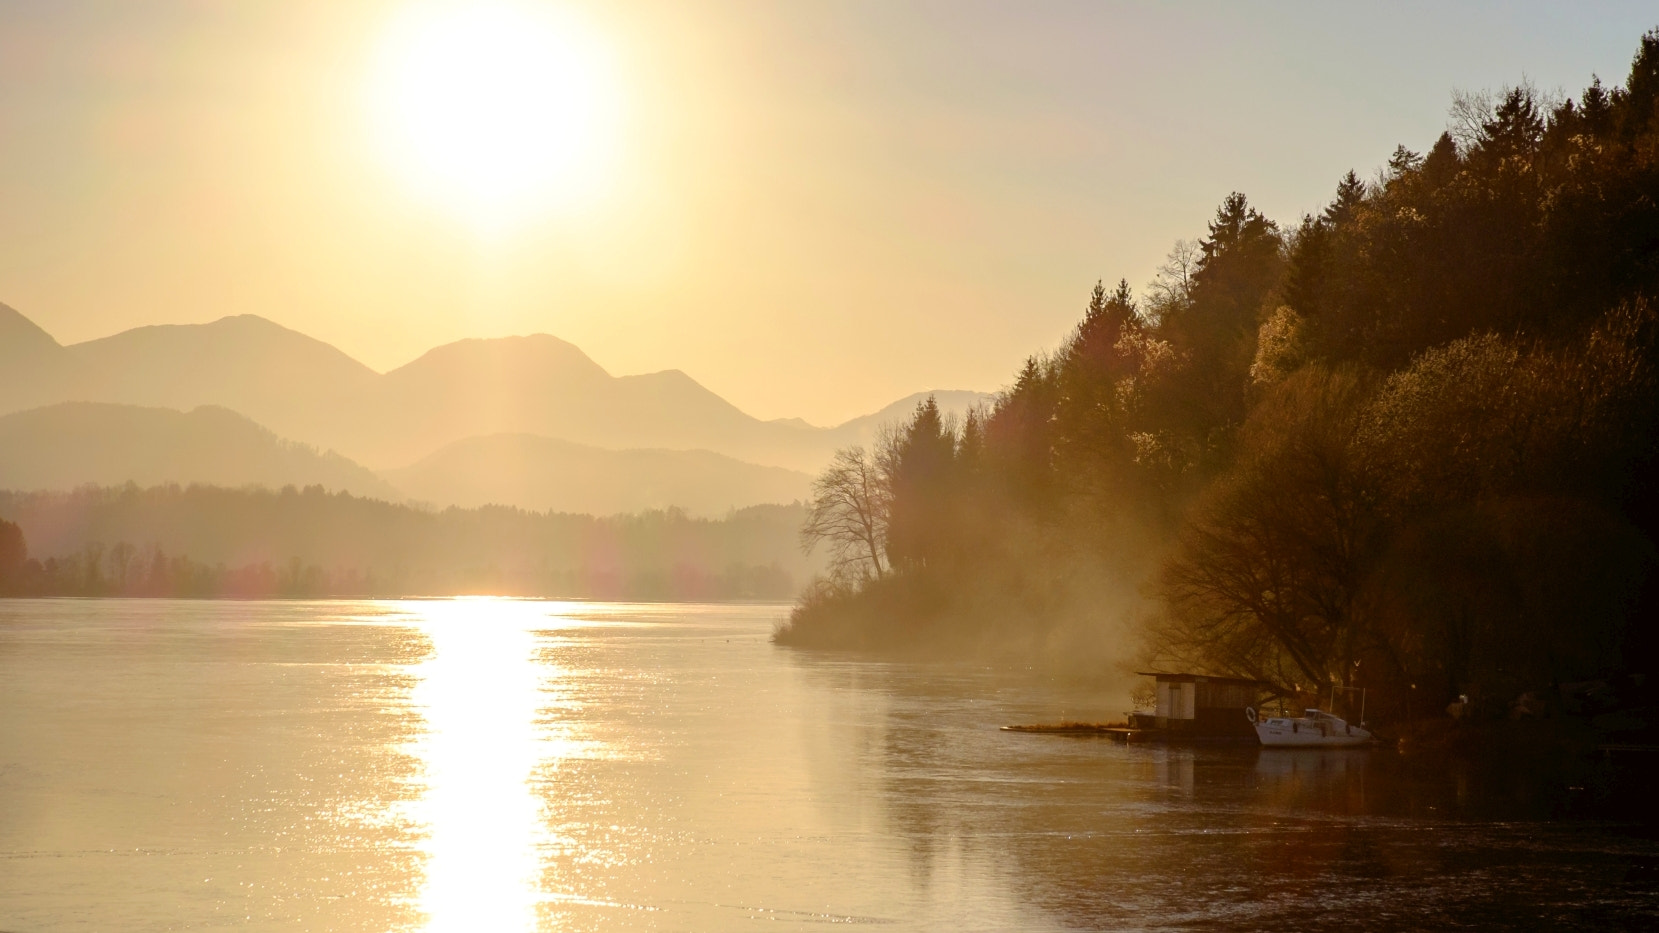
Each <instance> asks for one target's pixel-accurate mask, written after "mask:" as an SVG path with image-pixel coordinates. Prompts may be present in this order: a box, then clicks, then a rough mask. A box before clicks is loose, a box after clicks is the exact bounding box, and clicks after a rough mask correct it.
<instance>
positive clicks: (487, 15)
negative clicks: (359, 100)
mask: <svg viewBox="0 0 1659 933" xmlns="http://www.w3.org/2000/svg"><path fill="white" fill-rule="evenodd" d="M369 107H370V111H371V118H372V120H373V123H374V125H375V129H376V135H377V136H378V137H379V138H378V143H379V146H380V147H381V148H382V149H383V151H384V152H385V154H386V156H387V157H388V159H389V161H390V162H391V164H392V166H393V167H394V168H395V169H396V170H397V172H398V173H399V174H400V175H401V176H402V177H403V179H404V180H405V181H406V182H407V183H408V184H409V185H410V186H411V187H412V188H413V189H414V190H415V191H416V192H418V193H419V194H420V195H421V196H423V197H425V198H427V199H429V200H432V201H435V202H437V203H439V204H441V205H443V206H444V207H446V208H448V209H450V210H452V211H454V212H457V213H459V214H460V215H462V216H463V217H464V218H465V219H466V220H468V221H469V222H471V223H472V224H474V225H475V226H478V227H481V228H485V229H491V230H493V229H499V228H501V227H503V226H507V225H510V224H512V223H514V222H516V221H520V220H523V219H526V218H528V217H531V216H534V215H537V214H543V213H547V212H549V211H554V210H561V209H570V208H573V207H576V206H580V205H581V204H583V203H585V202H589V201H591V200H592V199H593V197H594V196H595V195H596V194H597V193H598V189H599V188H600V187H601V186H602V185H603V183H604V181H605V177H604V176H605V174H606V168H607V166H608V164H609V162H610V155H611V153H610V151H609V150H610V149H611V146H612V145H613V142H614V136H615V124H616V122H617V117H618V101H617V93H616V87H615V83H614V81H613V80H612V76H611V74H610V69H609V68H608V62H607V61H606V57H605V55H604V54H603V50H602V46H601V43H600V41H599V39H598V36H597V35H595V33H594V32H593V31H592V30H591V29H590V28H588V27H587V26H586V25H585V24H583V23H581V22H579V21H576V20H574V19H565V18H560V17H558V16H555V15H554V13H553V12H552V11H551V10H548V9H544V8H538V7H532V6H529V5H525V4H515V3H442V4H432V3H428V4H421V5H417V6H414V7H412V8H410V9H409V10H408V12H407V13H406V15H404V16H402V17H401V18H399V19H398V20H397V21H395V22H394V23H393V24H392V27H391V28H390V29H389V30H388V32H387V35H386V37H385V41H384V42H383V43H382V44H381V46H380V48H379V50H378V54H377V55H376V57H375V61H374V65H373V69H372V73H371V78H370V82H369Z"/></svg>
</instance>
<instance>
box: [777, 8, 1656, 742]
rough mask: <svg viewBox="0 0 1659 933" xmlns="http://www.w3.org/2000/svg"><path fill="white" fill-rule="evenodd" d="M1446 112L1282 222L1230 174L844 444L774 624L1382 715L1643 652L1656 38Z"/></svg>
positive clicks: (1650, 567)
mask: <svg viewBox="0 0 1659 933" xmlns="http://www.w3.org/2000/svg"><path fill="white" fill-rule="evenodd" d="M1451 116H1452V121H1451V126H1450V127H1449V128H1448V130H1447V131H1446V132H1445V133H1444V134H1442V135H1441V136H1440V137H1439V138H1438V139H1436V140H1434V141H1433V143H1432V145H1430V146H1429V147H1428V148H1427V150H1426V151H1423V152H1419V151H1413V150H1410V149H1407V148H1406V147H1405V146H1400V147H1398V148H1396V150H1395V151H1394V152H1393V154H1392V155H1391V156H1390V157H1389V159H1388V161H1387V163H1386V166H1385V167H1384V168H1382V169H1381V170H1379V172H1378V173H1377V175H1376V176H1375V177H1374V178H1371V179H1362V178H1360V177H1359V176H1358V174H1357V173H1355V172H1349V173H1347V174H1346V175H1345V176H1344V177H1342V178H1341V179H1340V180H1339V181H1338V183H1337V185H1336V189H1335V192H1334V194H1333V196H1332V198H1331V201H1330V203H1329V204H1328V205H1327V206H1326V207H1325V208H1323V209H1322V210H1321V211H1319V212H1318V213H1317V214H1310V215H1307V216H1304V217H1302V218H1300V219H1299V220H1298V221H1297V222H1296V223H1294V224H1290V225H1281V224H1280V223H1278V222H1275V221H1274V220H1271V219H1269V218H1267V217H1265V216H1263V215H1262V214H1261V213H1260V212H1259V211H1258V210H1257V209H1256V208H1254V207H1253V206H1251V204H1250V203H1249V201H1248V199H1247V198H1246V197H1245V196H1244V195H1242V194H1238V193H1234V194H1232V195H1230V196H1228V197H1227V198H1226V199H1225V200H1224V201H1223V202H1222V204H1221V205H1220V207H1219V208H1218V210H1217V212H1216V215H1215V218H1214V220H1213V221H1212V222H1211V223H1210V224H1209V226H1208V230H1207V231H1206V233H1205V235H1204V236H1203V237H1201V238H1199V239H1197V240H1194V241H1182V242H1179V243H1177V244H1176V246H1175V248H1174V249H1173V250H1172V251H1171V253H1170V255H1169V258H1168V261H1167V262H1166V263H1165V264H1164V265H1163V266H1162V267H1160V269H1159V272H1158V276H1157V278H1156V279H1155V280H1154V281H1153V282H1152V283H1150V284H1149V285H1148V287H1147V288H1145V289H1143V290H1142V293H1141V294H1140V295H1139V296H1137V295H1136V294H1135V293H1134V292H1133V291H1132V290H1131V289H1130V287H1129V285H1128V283H1127V282H1124V281H1120V282H1119V283H1118V284H1117V285H1116V287H1113V288H1108V287H1107V286H1105V285H1104V283H1102V284H1097V285H1096V286H1095V288H1094V290H1093V293H1092V294H1091V296H1090V298H1089V301H1088V303H1087V305H1086V307H1085V309H1084V313H1083V317H1082V320H1081V321H1080V322H1079V323H1078V324H1077V326H1076V328H1075V329H1074V331H1073V332H1072V333H1071V334H1070V335H1069V336H1068V337H1067V339H1066V340H1065V341H1064V342H1063V343H1062V344H1061V345H1060V346H1059V348H1058V349H1056V350H1054V351H1053V352H1050V353H1045V354H1040V355H1037V356H1034V357H1032V358H1031V359H1029V360H1028V361H1027V362H1026V363H1025V365H1024V367H1023V368H1022V369H1021V371H1020V372H1019V373H1018V374H1017V375H1016V376H1015V378H1014V380H1013V383H1012V384H1011V386H1010V387H1009V388H1007V389H1006V390H1005V391H1004V392H1002V393H1001V395H1000V396H999V397H998V398H997V400H996V401H995V403H994V404H992V405H990V406H988V407H986V408H984V409H982V410H978V411H974V412H971V413H970V414H969V415H968V416H967V417H966V418H965V419H963V420H962V421H961V422H960V423H953V422H951V421H950V420H948V419H944V418H941V416H940V414H939V412H938V409H937V407H936V406H934V405H932V404H931V403H924V404H923V405H921V406H919V408H918V410H917V411H916V412H915V414H914V416H913V417H912V418H911V419H910V421H909V422H908V423H906V424H903V425H900V426H897V427H895V428H893V429H892V430H890V431H889V432H888V433H887V434H886V435H884V437H883V438H882V439H881V440H880V441H879V442H878V443H877V444H876V445H875V449H874V450H863V449H858V448H853V449H849V450H844V451H841V452H840V453H839V454H838V456H837V458H836V460H835V462H834V464H833V465H832V466H831V468H830V469H829V470H827V471H826V472H825V473H824V474H823V475H821V476H820V477H819V478H818V480H817V483H816V485H815V487H814V498H813V501H812V503H810V512H809V517H808V521H807V522H806V524H805V526H804V531H803V543H805V544H807V545H808V546H815V545H819V544H823V545H825V546H826V552H827V554H828V556H829V558H830V560H831V567H832V572H831V573H830V574H829V575H828V576H826V577H824V578H821V579H819V580H817V581H816V582H815V583H814V584H813V585H812V586H811V587H810V588H809V589H808V591H807V592H806V594H805V595H804V596H803V597H802V598H801V599H800V601H799V602H798V604H797V606H796V608H795V610H794V612H793V614H792V616H791V620H790V622H789V623H788V624H787V625H786V626H784V627H783V628H781V629H780V631H779V633H778V640H779V641H780V642H782V643H786V644H799V645H835V646H846V647H875V648H888V649H905V648H909V649H923V650H932V649H936V648H939V647H941V646H946V645H953V646H964V645H965V646H982V647H983V646H994V647H998V648H1002V649H1009V648H1015V649H1020V650H1025V651H1030V650H1039V651H1046V652H1049V653H1050V654H1064V653H1068V652H1074V651H1075V650H1076V649H1077V647H1078V646H1079V645H1080V644H1085V643H1088V642H1089V641H1090V639H1091V637H1092V638H1093V641H1094V643H1095V644H1097V645H1098V644H1109V645H1110V646H1112V647H1113V648H1115V649H1117V650H1120V651H1121V650H1122V649H1123V648H1124V647H1125V646H1132V648H1133V651H1134V652H1135V654H1136V656H1137V657H1138V658H1139V659H1140V661H1141V662H1142V663H1147V664H1156V665H1159V666H1162V667H1165V668H1187V669H1198V670H1207V671H1210V672H1212V673H1216V674H1230V675H1238V676H1247V677H1255V678H1260V679H1261V680H1263V681H1266V682H1268V683H1270V684H1273V685H1274V686H1275V688H1276V689H1277V690H1279V691H1280V692H1282V693H1284V694H1286V695H1292V696H1294V695H1298V694H1300V695H1304V696H1311V695H1322V694H1325V693H1326V692H1327V691H1329V690H1330V689H1331V688H1332V687H1334V686H1351V685H1357V686H1364V687H1366V688H1367V689H1368V690H1369V691H1371V695H1372V697H1373V703H1377V702H1379V701H1380V703H1381V704H1382V711H1383V712H1384V713H1385V715H1386V714H1393V715H1405V714H1406V711H1407V709H1408V707H1410V706H1411V705H1412V704H1414V703H1415V704H1416V708H1417V709H1419V710H1425V709H1430V708H1437V707H1438V706H1440V705H1443V704H1444V703H1446V702H1447V701H1448V700H1450V699H1452V698H1456V697H1458V696H1460V695H1461V696H1471V697H1473V698H1474V699H1473V701H1472V702H1475V703H1477V704H1480V703H1485V704H1488V705H1491V706H1496V705H1501V704H1502V703H1504V702H1506V701H1507V700H1508V699H1509V698H1512V697H1514V696H1516V695H1517V694H1519V693H1521V692H1524V691H1527V690H1531V689H1535V688H1543V687H1546V686H1549V685H1552V684H1560V683H1564V682H1570V681H1576V680H1584V679H1589V678H1602V677H1608V676H1612V675H1615V674H1620V673H1632V672H1646V671H1650V670H1653V669H1654V664H1655V661H1656V660H1659V637H1656V626H1655V613H1656V612H1659V593H1656V588H1655V585H1654V584H1655V580H1656V575H1655V574H1654V569H1655V563H1656V551H1655V547H1654V542H1655V540H1659V538H1656V534H1659V497H1656V495H1655V492H1654V489H1653V487H1652V485H1651V484H1646V483H1643V482H1642V481H1641V477H1642V476H1643V475H1644V471H1646V470H1649V469H1650V468H1651V467H1652V466H1653V465H1654V462H1653V461H1654V453H1655V447H1654V440H1655V417H1656V414H1659V411H1656V404H1659V381H1656V379H1659V344H1656V335H1659V328H1656V323H1659V305H1656V304H1655V300H1656V299H1659V292H1656V289H1659V30H1655V31H1653V32H1649V33H1647V34H1646V35H1644V36H1643V37H1642V39H1641V42H1640V46H1639V49H1638V51H1637V54H1636V55H1635V58H1634V61H1633V64H1632V67H1631V72H1630V75H1629V76H1628V79H1627V80H1626V82H1625V84H1624V85H1623V86H1622V87H1612V88H1609V87H1605V86H1603V85H1602V83H1601V82H1600V80H1599V79H1597V80H1595V81H1593V82H1592V83H1591V84H1590V86H1589V87H1588V88H1586V89H1585V90H1584V91H1583V93H1582V94H1580V95H1579V96H1578V97H1577V98H1559V99H1558V98H1552V97H1550V96H1548V95H1544V94H1541V93H1539V92H1538V91H1536V90H1534V89H1533V88H1531V87H1528V86H1524V85H1523V86H1520V87H1513V88H1507V89H1505V90H1503V91H1502V92H1500V93H1496V94H1458V95H1455V96H1454V106H1453V108H1452V114H1451ZM1095 657H1099V655H1096V656H1095ZM1372 708H1373V709H1374V710H1375V709H1377V708H1378V707H1377V706H1373V707H1372Z"/></svg>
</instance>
